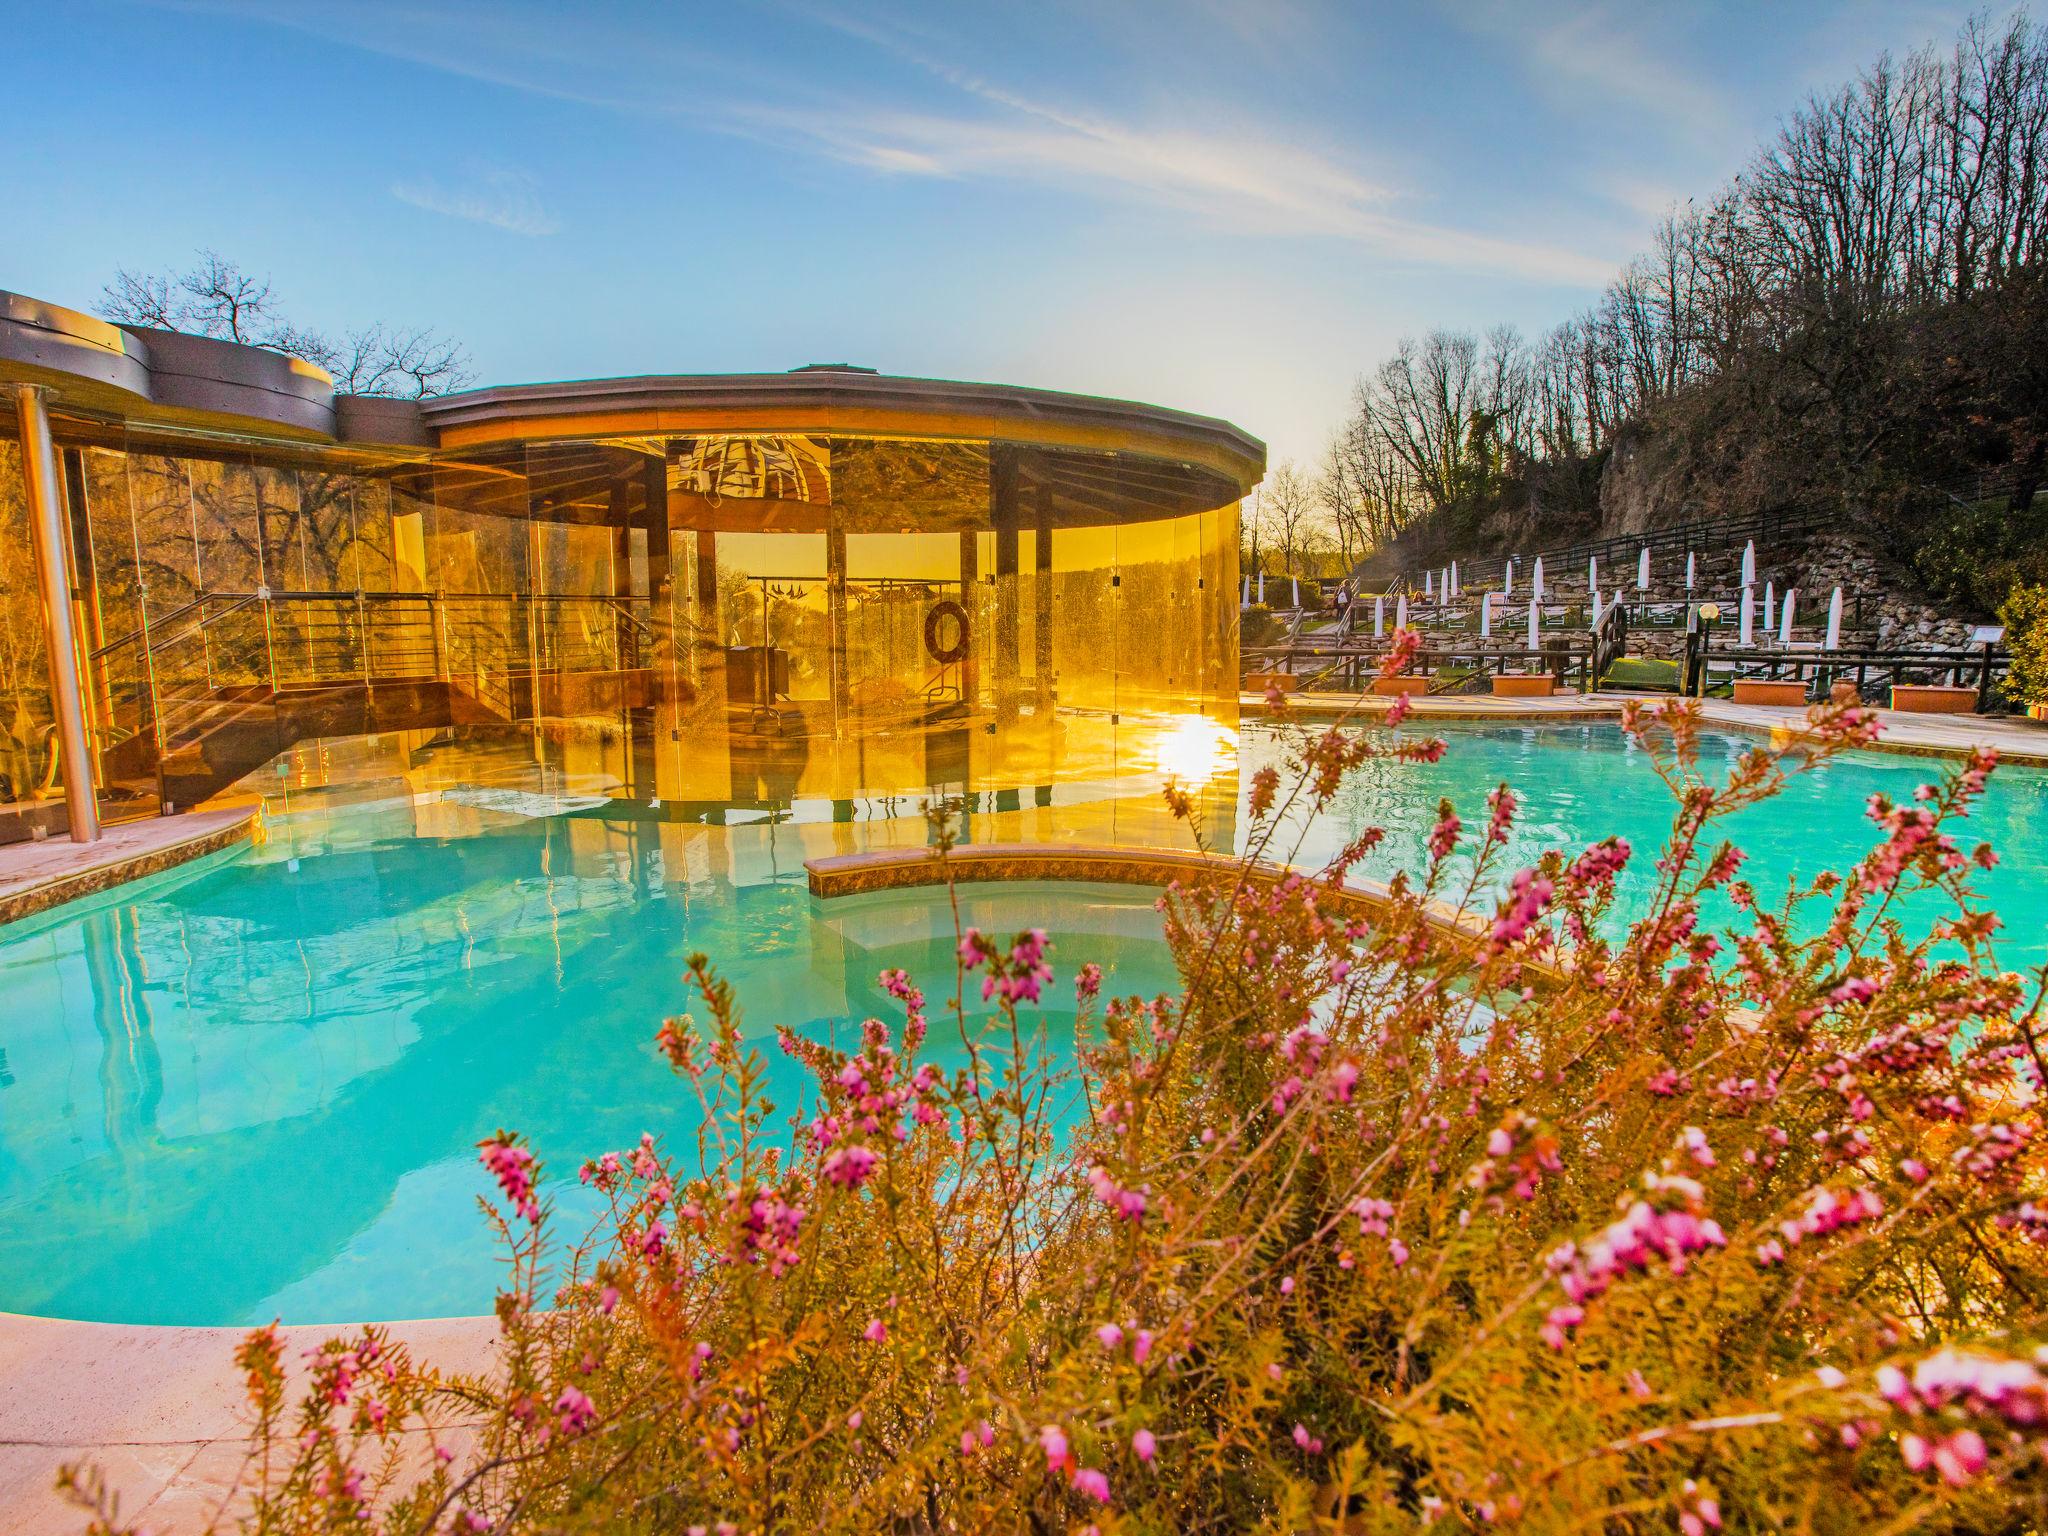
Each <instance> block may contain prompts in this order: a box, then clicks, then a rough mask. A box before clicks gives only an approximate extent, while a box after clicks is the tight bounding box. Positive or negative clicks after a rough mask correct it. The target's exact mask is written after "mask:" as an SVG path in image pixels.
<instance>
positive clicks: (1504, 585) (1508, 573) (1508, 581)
mask: <svg viewBox="0 0 2048 1536" xmlns="http://www.w3.org/2000/svg"><path fill="white" fill-rule="evenodd" d="M1500 595H1501V596H1502V597H1513V596H1514V595H1515V557H1514V556H1513V555H1510V556H1508V563H1507V568H1506V569H1505V570H1503V571H1502V572H1501V578H1500Z"/></svg>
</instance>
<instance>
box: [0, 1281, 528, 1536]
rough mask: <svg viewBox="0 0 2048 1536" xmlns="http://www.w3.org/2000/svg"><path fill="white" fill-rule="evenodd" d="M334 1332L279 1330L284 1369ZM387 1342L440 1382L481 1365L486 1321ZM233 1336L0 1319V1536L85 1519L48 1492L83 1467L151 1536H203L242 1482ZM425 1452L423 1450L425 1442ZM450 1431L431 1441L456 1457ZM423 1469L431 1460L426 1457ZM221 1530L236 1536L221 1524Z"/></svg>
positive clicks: (71, 1525) (429, 1324)
mask: <svg viewBox="0 0 2048 1536" xmlns="http://www.w3.org/2000/svg"><path fill="white" fill-rule="evenodd" d="M340 1331H341V1330H340V1329H339V1328H338V1327H336V1328H287V1329H285V1330H284V1333H285V1359H286V1361H287V1363H288V1364H289V1365H290V1367H291V1368H292V1370H293V1371H294V1373H295V1375H294V1380H295V1381H298V1380H302V1379H303V1376H302V1374H299V1373H300V1372H301V1371H302V1366H301V1361H300V1355H301V1352H302V1351H304V1350H306V1349H310V1348H312V1347H313V1346H314V1345H315V1344H317V1343H318V1342H319V1341H320V1340H322V1339H325V1338H328V1337H330V1336H331V1335H333V1334H335V1333H337V1332H340ZM391 1333H392V1336H393V1337H394V1338H396V1339H399V1340H402V1341H403V1342H405V1343H406V1344H408V1345H410V1346H411V1347H412V1349H413V1351H414V1353H415V1356H416V1357H417V1358H419V1359H421V1360H424V1361H427V1362H430V1363H432V1364H434V1365H436V1366H439V1367H440V1368H441V1369H442V1370H443V1371H444V1372H475V1371H480V1370H483V1369H484V1368H486V1367H487V1366H488V1365H489V1364H490V1362H491V1355H492V1347H493V1344H494V1342H495V1341H496V1339H497V1336H498V1324H497V1320H496V1319H495V1318H488V1317H465V1318H446V1319H438V1320H431V1321H425V1322H412V1323H393V1324H392V1325H391ZM242 1334H243V1330H242V1329H239V1328H128V1327H117V1326H113V1325H110V1324H105V1323H72V1322H59V1321H55V1320H52V1319H49V1318H40V1317H22V1316H19V1315H17V1314H15V1313H11V1312H0V1531H5V1532H9V1533H12V1532H17V1531H18V1532H22V1533H23V1536H28V1533H31V1532H33V1533H36V1536H44V1533H50V1536H58V1533H62V1532H67V1531H80V1530H83V1529H84V1528H85V1517H84V1515H82V1514H81V1513H79V1512H78V1511H77V1510H76V1509H74V1508H73V1507H72V1506H71V1505H70V1504H69V1503H67V1502H66V1501H65V1500H64V1499H63V1498H62V1497H61V1496H60V1495H59V1494H58V1493H57V1491H56V1478H57V1468H58V1467H59V1466H61V1465H62V1464H64V1463H65V1462H75V1461H80V1460H83V1459H88V1458H89V1459H90V1460H91V1461H92V1463H93V1464H94V1465H96V1466H97V1467H99V1469H100V1471H101V1472H102V1473H103V1474H104V1475H105V1477H106V1480H107V1485H108V1487H110V1488H111V1489H113V1490H114V1491H115V1492H116V1493H117V1494H118V1495H119V1496H120V1500H121V1515H122V1518H123V1519H124V1520H139V1521H140V1522H141V1523H142V1524H143V1525H145V1526H147V1527H148V1529H149V1531H150V1532H151V1536H185V1533H188V1532H191V1533H196V1532H199V1531H202V1530H204V1529H205V1528H206V1525H207V1522H208V1521H209V1520H210V1519H211V1517H212V1515H213V1513H214V1511H215V1510H216V1508H217V1507H218V1506H219V1504H220V1501H221V1499H222V1497H223V1496H224V1495H225V1494H226V1493H227V1492H228V1490H230V1489H232V1488H233V1487H235V1486H236V1482H237V1479H238V1478H239V1477H240V1476H241V1475H242V1473H243V1467H244V1460H245V1457H246V1454H247V1451H248V1444H247V1442H246V1440H245V1439H244V1438H243V1435H244V1432H245V1428H246V1425H245V1421H244V1419H243V1403H244V1399H243V1395H242V1378H241V1373H240V1372H238V1371H237V1370H236V1369H235V1365H234V1358H233V1356H234V1351H235V1345H236V1344H237V1343H238V1342H239V1341H240V1340H241V1337H242ZM422 1438H424V1437H422ZM463 1438H464V1435H463V1431H462V1429H461V1427H460V1426H456V1427H455V1428H454V1431H453V1432H452V1433H448V1434H444V1435H443V1436H442V1439H443V1441H444V1442H446V1443H448V1444H449V1445H450V1447H451V1448H452V1449H457V1450H460V1449H461V1448H462V1444H461V1442H462V1440H463ZM418 1449H419V1451H420V1453H421V1455H422V1457H423V1458H424V1456H425V1455H426V1454H427V1452H428V1450H429V1448H428V1447H427V1446H426V1445H425V1444H424V1443H423V1444H422V1445H421V1446H420V1447H419V1448H418ZM224 1528H225V1529H230V1530H232V1529H236V1527H235V1526H234V1525H233V1524H232V1522H230V1523H229V1524H228V1525H226V1526H225V1527H224Z"/></svg>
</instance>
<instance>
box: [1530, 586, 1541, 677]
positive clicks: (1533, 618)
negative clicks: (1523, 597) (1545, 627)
mask: <svg viewBox="0 0 2048 1536" xmlns="http://www.w3.org/2000/svg"><path fill="white" fill-rule="evenodd" d="M1541 622H1542V621H1541V619H1540V618H1539V617H1538V614H1537V602H1536V599H1535V598H1533V597H1532V598H1530V599H1529V649H1530V650H1532V651H1540V650H1542V649H1543V645H1542V642H1541V641H1540V640H1539V639H1538V637H1537V633H1536V631H1537V628H1538V626H1539V624H1540V623H1541ZM1531 665H1534V663H1533V662H1532V663H1531Z"/></svg>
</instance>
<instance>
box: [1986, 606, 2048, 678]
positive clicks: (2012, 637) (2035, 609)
mask: <svg viewBox="0 0 2048 1536" xmlns="http://www.w3.org/2000/svg"><path fill="white" fill-rule="evenodd" d="M1998 617H1999V620H2000V622H2002V623H2003V624H2004V625H2005V644H2006V648H2007V649H2008V650H2009V651H2011V652H2012V671H2011V672H2010V673H2008V674H2007V676H2006V679H2005V691H2006V695H2007V697H2009V698H2010V699H2011V700H2012V701H2013V702H2014V703H2015V704H2019V705H2022V706H2024V705H2028V704H2041V703H2048V586H2032V587H2014V588H2013V589H2012V592H2011V593H2010V594H2009V595H2008V596H2007V597H2006V600H2005V603H2004V606H2002V607H2001V608H2000V609H1999V610H1998Z"/></svg>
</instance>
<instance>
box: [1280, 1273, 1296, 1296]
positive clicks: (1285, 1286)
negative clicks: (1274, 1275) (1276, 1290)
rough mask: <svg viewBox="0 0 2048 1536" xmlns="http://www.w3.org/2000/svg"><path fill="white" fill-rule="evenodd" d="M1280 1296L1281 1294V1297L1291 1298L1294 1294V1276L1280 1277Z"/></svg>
mask: <svg viewBox="0 0 2048 1536" xmlns="http://www.w3.org/2000/svg"><path fill="white" fill-rule="evenodd" d="M1280 1294H1281V1295H1282V1296H1292V1295H1293V1294H1294V1276H1292V1275H1283V1276H1281V1279H1280Z"/></svg>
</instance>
